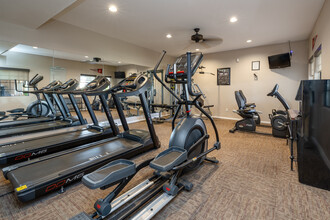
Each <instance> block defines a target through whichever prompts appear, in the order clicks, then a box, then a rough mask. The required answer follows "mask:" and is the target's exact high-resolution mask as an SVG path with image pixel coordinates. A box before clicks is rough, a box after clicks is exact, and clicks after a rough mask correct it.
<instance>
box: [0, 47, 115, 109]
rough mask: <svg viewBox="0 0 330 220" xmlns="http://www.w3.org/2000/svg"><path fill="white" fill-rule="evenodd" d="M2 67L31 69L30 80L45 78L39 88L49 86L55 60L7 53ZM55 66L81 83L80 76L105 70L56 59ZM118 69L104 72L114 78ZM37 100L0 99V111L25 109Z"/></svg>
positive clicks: (68, 76) (0, 63) (107, 67)
mask: <svg viewBox="0 0 330 220" xmlns="http://www.w3.org/2000/svg"><path fill="white" fill-rule="evenodd" d="M0 66H1V67H16V68H26V69H30V74H29V77H30V79H31V78H32V77H33V76H34V75H35V74H40V75H42V76H44V79H43V81H41V82H40V83H39V85H38V87H39V88H40V87H42V86H45V85H47V84H48V83H49V82H50V68H51V67H52V66H53V59H52V58H51V57H45V56H37V55H30V54H24V53H17V52H7V53H6V56H0ZM54 66H59V67H63V68H65V70H66V79H67V80H68V79H71V78H73V79H77V80H78V81H79V79H80V74H91V75H97V74H98V73H97V72H94V71H91V70H90V69H97V68H100V69H101V68H103V65H93V64H88V63H82V62H77V61H70V60H63V59H54ZM115 69H116V67H114V66H105V68H104V70H105V71H104V72H105V75H107V76H112V78H114V77H113V76H114V71H115ZM34 100H36V97H35V96H34V95H29V96H28V97H26V96H16V97H0V103H1V104H0V111H5V110H8V109H13V108H20V107H22V108H25V107H27V105H28V104H29V103H30V102H32V101H34Z"/></svg>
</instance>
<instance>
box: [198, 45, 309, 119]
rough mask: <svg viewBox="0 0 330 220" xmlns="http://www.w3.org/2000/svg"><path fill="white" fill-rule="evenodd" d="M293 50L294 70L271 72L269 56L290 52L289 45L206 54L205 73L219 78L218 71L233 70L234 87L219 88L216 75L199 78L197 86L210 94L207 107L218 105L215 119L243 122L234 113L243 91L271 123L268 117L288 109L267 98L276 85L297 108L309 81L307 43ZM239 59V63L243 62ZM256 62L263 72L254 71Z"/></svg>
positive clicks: (200, 76) (263, 117)
mask: <svg viewBox="0 0 330 220" xmlns="http://www.w3.org/2000/svg"><path fill="white" fill-rule="evenodd" d="M291 47H292V50H293V56H292V60H291V67H288V68H283V69H275V70H270V69H269V66H268V56H270V55H275V54H279V53H285V52H289V45H288V43H285V44H277V45H269V46H261V47H255V48H249V49H241V50H234V51H227V52H220V53H213V54H206V55H205V56H204V60H203V62H202V65H203V66H205V67H206V68H205V70H204V71H205V72H212V73H214V74H216V73H217V68H224V67H230V68H231V85H230V86H217V82H216V79H217V77H216V75H215V76H212V75H210V74H204V75H202V74H198V73H197V74H195V82H196V83H197V84H199V86H200V87H201V89H202V90H203V92H204V93H205V94H206V96H207V104H214V105H215V107H214V108H213V110H212V111H213V115H214V116H219V117H227V118H239V116H238V115H237V114H235V113H233V112H232V110H234V109H237V104H236V100H235V97H234V91H235V90H239V89H241V90H243V92H244V94H245V96H246V97H247V100H248V102H255V103H256V105H257V109H258V110H260V111H262V112H263V114H262V120H263V121H269V119H268V114H269V113H271V110H272V109H273V108H277V109H284V108H283V106H282V105H281V104H280V102H279V101H278V100H277V99H275V98H272V97H268V96H267V93H269V92H270V91H271V90H272V88H273V87H274V86H275V84H276V83H278V84H279V92H280V93H281V94H282V96H283V97H284V98H285V99H286V101H287V102H288V103H289V105H291V107H292V108H297V102H296V101H295V100H294V98H295V95H296V92H297V89H298V86H299V82H300V80H303V79H307V60H308V46H307V41H299V42H292V43H291ZM236 59H239V62H237V61H236ZM252 61H260V70H259V71H252V70H251V62H252ZM253 73H256V74H257V75H258V78H259V79H258V81H255V80H254V76H253Z"/></svg>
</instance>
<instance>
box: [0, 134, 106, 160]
mask: <svg viewBox="0 0 330 220" xmlns="http://www.w3.org/2000/svg"><path fill="white" fill-rule="evenodd" d="M101 133H102V132H99V131H96V130H94V129H90V130H87V129H84V130H78V131H72V132H68V133H63V134H58V135H54V136H47V137H42V138H38V139H33V140H30V141H23V142H20V143H15V144H13V145H4V146H2V147H0V155H1V153H5V154H6V155H9V154H18V153H22V152H25V151H30V150H34V149H42V148H44V147H49V146H52V145H58V144H61V145H63V144H65V143H66V142H72V141H75V140H78V139H82V138H85V137H91V138H92V136H94V135H98V134H101Z"/></svg>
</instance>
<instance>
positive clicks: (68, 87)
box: [58, 79, 79, 92]
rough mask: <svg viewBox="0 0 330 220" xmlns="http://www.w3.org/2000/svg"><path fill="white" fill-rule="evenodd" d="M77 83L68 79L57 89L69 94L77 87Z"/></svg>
mask: <svg viewBox="0 0 330 220" xmlns="http://www.w3.org/2000/svg"><path fill="white" fill-rule="evenodd" d="M78 85H79V83H78V81H77V80H76V79H69V80H68V81H66V82H65V83H63V84H62V86H61V87H59V88H58V90H59V91H61V92H70V91H73V90H75V89H76V88H77V87H78Z"/></svg>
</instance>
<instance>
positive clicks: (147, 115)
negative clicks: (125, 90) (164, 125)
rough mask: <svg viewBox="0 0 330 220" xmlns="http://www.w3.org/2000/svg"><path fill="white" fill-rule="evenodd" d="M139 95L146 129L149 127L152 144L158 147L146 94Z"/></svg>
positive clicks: (158, 142) (158, 143)
mask: <svg viewBox="0 0 330 220" xmlns="http://www.w3.org/2000/svg"><path fill="white" fill-rule="evenodd" d="M139 97H140V101H141V105H142V108H143V113H144V117H145V118H146V122H147V125H148V129H149V133H150V136H151V139H152V141H153V143H154V146H155V147H156V148H159V147H160V141H159V139H158V137H157V135H156V131H155V127H154V125H153V122H152V118H151V115H150V111H149V107H148V102H147V99H146V96H145V94H144V93H143V94H140V95H139Z"/></svg>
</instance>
